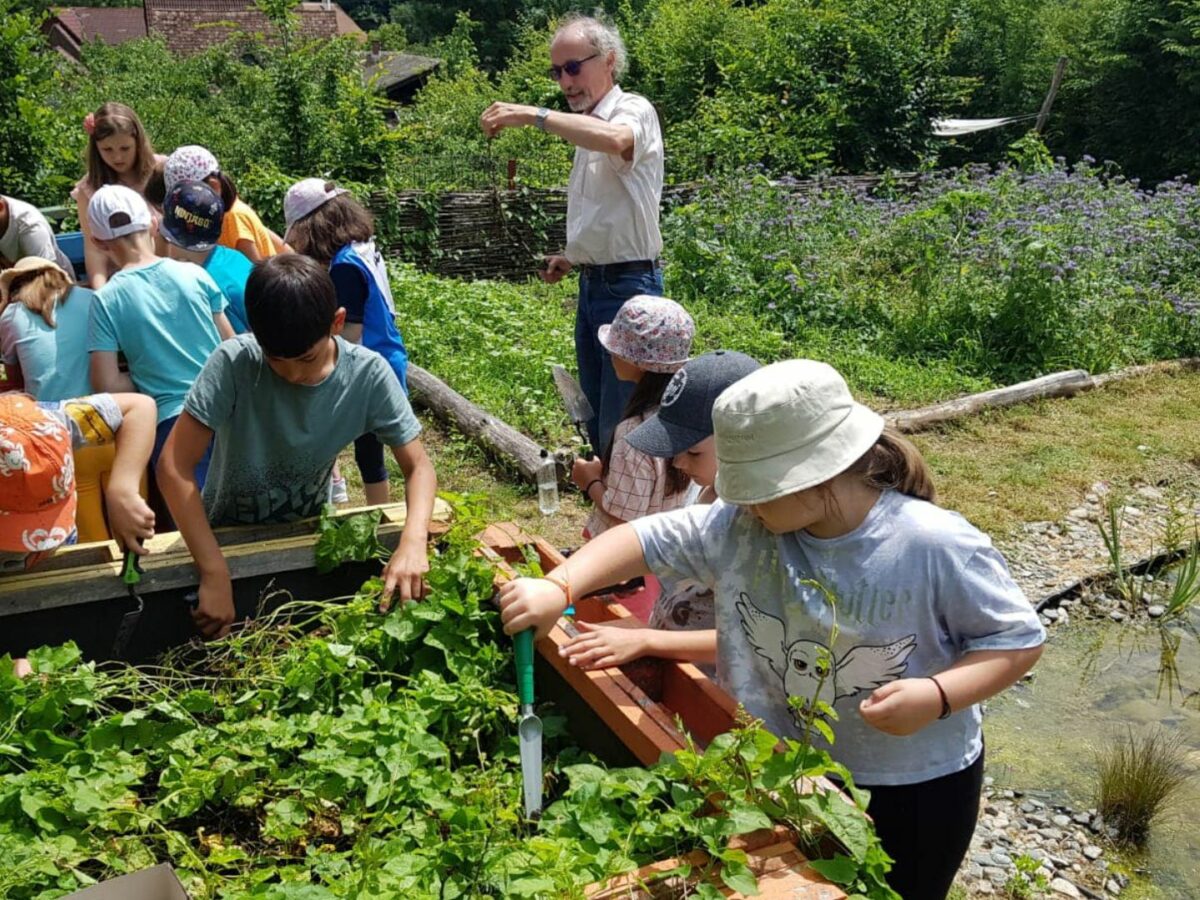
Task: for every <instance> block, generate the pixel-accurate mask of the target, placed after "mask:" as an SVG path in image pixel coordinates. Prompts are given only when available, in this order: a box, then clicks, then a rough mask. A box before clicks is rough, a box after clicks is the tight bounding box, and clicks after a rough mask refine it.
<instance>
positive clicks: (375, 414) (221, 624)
mask: <svg viewBox="0 0 1200 900" xmlns="http://www.w3.org/2000/svg"><path fill="white" fill-rule="evenodd" d="M246 314H247V317H248V319H249V323H250V329H251V331H252V332H253V334H252V335H242V336H240V337H238V338H236V339H234V340H232V341H227V342H225V343H223V344H222V345H221V346H220V347H219V348H217V351H216V352H215V353H213V355H212V357H211V358H210V359H209V361H208V363H207V364H206V365H205V366H204V371H203V372H201V373H200V377H199V378H197V379H196V383H195V385H194V386H193V387H192V390H191V391H190V392H189V393H188V396H187V401H186V403H185V404H184V408H183V412H182V413H181V414H180V416H179V421H178V422H176V424H175V428H174V430H173V431H172V433H171V436H170V438H169V439H168V440H167V445H166V447H165V449H164V450H163V454H162V460H161V461H160V463H159V471H158V478H159V483H160V484H161V486H162V491H163V494H164V496H165V497H166V500H167V503H168V504H169V505H170V508H171V513H172V515H173V516H174V517H175V520H176V522H177V523H178V524H179V530H180V532H182V534H183V538H184V540H185V541H186V542H187V545H188V549H189V550H191V552H192V556H193V558H194V559H195V561H196V568H197V569H198V570H199V571H200V599H199V606H198V607H197V609H196V611H195V612H194V613H193V617H194V618H195V620H196V623H197V624H198V625H199V627H200V629H201V631H203V632H204V634H206V635H208V636H210V637H211V636H214V635H219V634H222V633H224V632H225V631H227V630H228V626H229V623H231V622H232V621H233V619H234V615H235V611H234V607H233V591H232V585H231V582H230V576H229V567H228V565H227V564H226V562H225V558H224V556H222V554H221V548H220V546H219V545H218V544H217V541H216V538H215V537H214V536H213V532H212V525H232V524H250V523H261V522H288V521H293V520H295V519H300V518H306V517H310V516H315V515H317V514H318V513H320V511H321V507H322V505H323V504H324V502H325V498H326V495H327V494H326V492H327V490H328V487H329V477H330V473H331V472H332V470H333V464H334V461H335V460H336V459H337V455H338V453H339V451H341V449H342V448H343V447H345V446H346V445H347V444H349V443H351V442H352V441H353V440H354V439H355V438H356V437H358V436H359V435H360V434H374V435H376V436H377V437H378V438H379V439H380V440H381V441H382V442H383V443H384V444H386V445H388V446H389V447H391V448H392V453H393V455H394V456H395V457H396V461H397V462H398V463H399V465H400V470H401V471H402V472H403V474H404V484H405V493H406V498H405V499H406V501H407V504H408V518H407V522H406V523H405V526H404V533H403V535H402V536H401V538H400V543H399V545H398V546H397V547H396V552H395V553H393V554H392V557H391V559H390V560H389V561H388V563H387V566H386V567H385V568H384V571H383V579H384V602H385V604H386V603H387V602H390V598H391V595H392V594H393V593H394V592H395V593H398V594H399V595H400V598H401V599H402V600H408V599H412V598H417V597H420V596H421V593H422V581H421V576H422V575H423V573H425V572H426V571H428V569H429V563H428V559H427V552H428V551H427V547H426V541H427V540H428V533H429V520H430V516H431V515H432V513H433V499H434V494H435V492H436V490H437V476H436V475H435V473H434V471H433V465H432V463H430V461H429V457H428V456H426V454H425V448H424V447H423V446H422V444H421V441H420V439H419V437H418V436H419V434H420V431H421V426H420V424H419V423H418V422H417V419H416V416H415V415H414V414H413V411H412V407H411V406H410V405H409V402H408V398H407V397H406V396H405V394H404V391H403V389H402V388H401V387H400V382H399V381H398V380H397V379H396V376H395V375H394V374H393V372H392V370H391V367H390V366H388V364H387V362H386V361H385V360H384V359H383V357H381V356H380V355H379V354H378V353H375V352H373V351H371V350H367V349H366V348H364V347H360V346H357V345H354V344H350V343H348V342H346V341H344V340H343V339H342V338H341V337H340V336H339V335H340V333H341V331H342V327H343V326H344V324H345V315H346V311H345V310H344V309H340V308H339V307H338V305H337V295H336V293H335V291H334V287H333V281H332V280H331V279H330V277H329V272H328V271H327V270H326V269H325V267H324V266H322V265H320V264H319V263H317V262H315V261H313V260H312V259H309V258H308V257H304V256H299V255H297V254H285V255H280V256H274V257H271V258H270V259H267V260H264V261H263V262H261V263H258V264H257V265H256V266H255V267H254V271H253V272H252V273H251V274H250V280H249V281H248V282H247V283H246ZM214 436H215V437H216V448H215V450H214V452H213V457H212V464H211V466H210V468H209V472H208V480H207V482H206V483H205V485H204V487H203V493H201V491H200V490H199V489H198V485H197V484H196V481H195V479H194V477H193V475H192V474H191V473H193V472H194V469H195V466H196V464H197V462H199V460H200V459H201V458H202V456H203V454H204V451H205V448H206V447H207V446H208V445H209V443H210V441H212V439H213V437H214Z"/></svg>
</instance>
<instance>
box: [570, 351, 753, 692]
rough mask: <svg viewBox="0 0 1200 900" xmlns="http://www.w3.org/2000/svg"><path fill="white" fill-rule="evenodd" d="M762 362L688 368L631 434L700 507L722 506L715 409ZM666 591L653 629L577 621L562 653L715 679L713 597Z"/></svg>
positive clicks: (688, 588)
mask: <svg viewBox="0 0 1200 900" xmlns="http://www.w3.org/2000/svg"><path fill="white" fill-rule="evenodd" d="M757 368H759V363H758V361H757V360H755V359H753V358H752V357H749V356H747V355H746V354H744V353H736V352H733V351H727V350H717V351H714V352H712V353H705V354H704V355H703V356H698V357H696V358H695V359H693V360H689V361H688V362H686V363H684V365H683V368H681V369H680V370H679V371H677V372H676V373H675V374H674V376H673V377H672V378H671V380H670V381H669V382H668V383H667V387H666V389H665V390H664V391H663V395H662V402H661V404H660V405H659V407H658V410H657V412H655V413H654V415H652V416H650V417H649V418H647V419H646V421H644V422H643V423H642V424H641V425H639V426H638V427H637V428H635V429H634V430H633V431H631V432H630V433H629V434H628V435H626V437H625V440H626V441H627V442H628V443H629V445H630V446H631V447H633V448H634V449H635V450H639V451H641V452H642V453H645V454H646V455H647V456H650V457H654V458H657V459H667V460H671V461H672V464H673V465H674V467H675V468H676V469H678V470H679V471H681V472H683V473H684V474H685V475H687V476H688V477H689V478H691V479H692V482H693V483H694V484H696V485H698V486H699V487H700V492H699V494H698V495H697V496H696V497H695V500H694V502H695V503H703V504H708V503H712V502H713V501H714V500H716V499H717V495H716V491H714V490H713V482H714V481H715V480H716V477H717V454H716V451H715V450H714V448H713V424H712V409H713V404H714V403H715V402H716V400H717V397H718V396H720V394H721V392H722V391H723V390H725V388H727V387H729V386H730V385H731V384H734V383H735V382H737V381H740V380H741V379H742V378H744V377H745V376H747V375H749V374H750V373H751V372H753V371H754V370H755V369H757ZM661 581H662V591H661V593H660V594H659V595H658V598H657V599H656V600H655V601H654V607H653V608H652V609H651V611H650V621H649V625H648V627H627V626H626V627H622V626H619V625H593V624H590V623H587V622H576V623H575V624H576V627H577V628H578V629H579V632H580V633H579V635H578V636H577V637H575V638H573V639H572V640H571V641H570V642H568V643H567V644H566V645H565V646H564V647H563V648H562V650H560V651H559V652H560V653H562V655H563V656H565V657H566V658H567V661H568V662H569V663H571V665H573V666H579V667H580V668H583V669H603V668H606V667H608V666H619V665H623V664H624V663H627V662H630V661H632V660H635V659H639V658H641V657H643V656H657V657H660V658H662V659H684V660H687V661H688V662H694V663H696V664H697V665H699V666H700V668H701V669H703V670H704V671H705V673H706V674H708V675H709V676H710V677H711V676H713V675H714V674H715V669H714V668H713V665H712V663H713V660H714V659H715V658H716V652H717V632H716V630H715V629H716V624H715V621H714V616H713V592H712V590H711V589H710V588H708V587H706V586H704V585H702V584H699V583H698V582H695V581H675V580H672V579H669V578H667V579H661Z"/></svg>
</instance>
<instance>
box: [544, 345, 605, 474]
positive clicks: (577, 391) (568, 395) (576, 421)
mask: <svg viewBox="0 0 1200 900" xmlns="http://www.w3.org/2000/svg"><path fill="white" fill-rule="evenodd" d="M550 371H551V373H552V374H553V375H554V386H555V387H556V388H557V389H558V396H560V397H562V402H563V406H565V407H566V408H567V415H568V416H570V417H571V424H572V425H574V426H575V430H576V431H577V432H578V433H579V439H580V440H581V441H583V448H582V449H581V450H580V454H581V455H582V456H583V458H584V459H591V458H592V456H593V453H592V447H591V445H590V444H589V443H588V437H587V428H586V427H587V423H588V422H590V421H591V420H592V418H593V417H594V416H595V415H596V413H595V411H594V410H593V409H592V404H590V403H589V402H588V398H587V395H586V394H584V392H583V388H581V387H580V386H579V382H578V381H576V380H575V379H574V378H572V377H571V373H570V372H568V371H567V370H566V369H564V368H563V367H562V366H560V365H553V366H551V367H550Z"/></svg>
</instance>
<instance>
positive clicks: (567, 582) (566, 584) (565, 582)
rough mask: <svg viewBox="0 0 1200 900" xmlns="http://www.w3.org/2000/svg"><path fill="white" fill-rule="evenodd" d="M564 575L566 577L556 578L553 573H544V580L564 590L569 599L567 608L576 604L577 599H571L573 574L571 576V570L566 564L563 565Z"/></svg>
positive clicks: (565, 607)
mask: <svg viewBox="0 0 1200 900" xmlns="http://www.w3.org/2000/svg"><path fill="white" fill-rule="evenodd" d="M563 575H564V576H566V577H565V578H564V579H562V580H559V579H558V578H554V577H553V576H551V575H543V576H542V580H543V581H548V582H550V583H551V584H552V585H554V586H555V587H556V588H558V589H559V590H560V591H562V592H563V596H564V597H566V599H567V605H566V606H564V607H563V609H564V610H567V609H570V608H571V607H572V606H574V605H575V601H574V600H572V599H571V576H570V573H569V570H568V569H567V567H566V566H563Z"/></svg>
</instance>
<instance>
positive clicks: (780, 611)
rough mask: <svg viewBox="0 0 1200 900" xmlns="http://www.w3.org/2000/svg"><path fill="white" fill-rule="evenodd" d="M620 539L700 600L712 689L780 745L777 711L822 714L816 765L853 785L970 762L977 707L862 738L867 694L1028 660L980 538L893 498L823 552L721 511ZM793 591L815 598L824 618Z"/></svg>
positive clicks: (1020, 598)
mask: <svg viewBox="0 0 1200 900" xmlns="http://www.w3.org/2000/svg"><path fill="white" fill-rule="evenodd" d="M632 524H633V527H634V529H635V531H636V532H637V535H638V538H639V539H640V541H641V544H642V550H643V553H644V554H645V558H646V563H647V565H648V566H649V567H650V569H651V571H653V572H654V573H655V574H656V575H658V576H659V577H666V578H688V579H694V580H696V581H699V582H701V583H703V584H707V585H710V586H711V587H712V588H713V591H714V593H715V596H716V628H717V674H718V680H719V681H720V683H721V686H722V687H724V688H725V689H726V690H728V691H729V692H730V693H731V694H732V695H733V696H734V698H735V699H736V700H738V701H739V702H740V703H742V704H743V705H744V706H745V707H746V710H747V711H748V712H749V713H750V714H751V715H754V716H757V717H759V718H761V719H763V720H764V722H765V723H766V726H767V727H768V728H769V729H771V730H772V731H773V732H774V733H775V734H778V735H781V736H788V737H798V736H799V729H798V728H797V726H796V720H795V717H794V715H793V712H792V710H791V709H790V708H789V706H788V702H787V698H788V696H789V695H791V696H799V697H804V698H812V697H813V696H814V694H816V695H817V696H818V697H819V699H821V700H824V701H826V702H828V703H830V704H831V705H832V706H833V708H834V709H835V710H836V712H837V714H838V717H839V719H838V721H837V722H834V723H831V724H832V725H833V729H834V733H835V737H836V743H835V744H834V746H833V747H831V748H829V749H830V751H831V753H832V754H833V757H834V758H835V759H837V760H838V761H840V762H841V763H843V764H844V765H845V766H846V767H847V768H849V769H850V771H851V773H852V774H853V775H854V778H855V780H856V781H857V782H858V783H859V784H865V785H897V784H915V783H919V782H923V781H928V780H930V779H933V778H938V777H941V776H943V775H949V774H951V773H954V772H958V771H961V770H962V769H964V768H966V767H967V766H969V765H970V764H971V763H973V762H974V761H975V759H976V758H977V757H978V756H979V753H980V751H981V750H982V748H983V738H982V732H981V728H980V722H981V714H980V710H979V707H978V706H977V705H976V706H972V707H970V708H969V709H965V710H960V711H958V712H956V713H955V714H954V715H952V716H950V717H949V718H948V719H942V720H937V721H934V722H933V723H931V724H930V725H928V726H926V727H925V728H922V729H921V730H920V731H918V732H917V733H916V734H912V735H908V736H906V737H896V736H893V735H888V734H885V733H884V732H882V731H879V730H877V729H875V728H873V727H872V726H870V725H868V724H867V723H866V722H865V721H864V720H863V718H862V716H861V715H860V714H859V710H858V705H859V703H861V702H862V701H863V700H865V699H866V698H867V697H869V696H870V694H871V692H872V691H873V690H875V688H877V687H881V686H882V685H884V684H887V683H888V682H890V681H894V680H896V679H899V678H913V677H921V676H926V675H934V674H937V673H939V672H941V671H943V670H945V669H947V668H949V667H950V666H951V665H952V664H953V663H955V662H956V661H957V660H959V659H960V658H961V657H962V656H963V654H965V653H970V652H973V651H977V650H1018V649H1025V648H1029V647H1036V646H1038V645H1040V644H1041V643H1042V642H1043V641H1044V640H1045V637H1046V633H1045V629H1043V628H1042V626H1041V623H1040V622H1039V621H1038V618H1037V614H1036V613H1035V612H1034V609H1033V607H1032V605H1031V604H1030V603H1029V601H1028V600H1027V599H1026V597H1025V595H1024V594H1023V593H1022V592H1021V589H1020V588H1018V587H1017V585H1016V584H1015V583H1014V582H1013V580H1012V577H1011V575H1010V574H1009V572H1008V567H1007V565H1006V564H1005V562H1004V559H1003V557H1001V556H1000V554H999V553H998V552H997V551H996V549H995V548H994V547H993V546H992V542H991V540H990V539H989V538H988V537H987V536H986V535H984V534H983V533H982V532H980V531H979V530H978V529H976V528H974V527H973V526H972V525H971V524H970V523H968V522H967V520H966V519H964V518H963V517H962V516H960V515H959V514H958V513H955V512H951V511H949V510H945V509H942V508H941V507H938V506H936V505H934V504H932V503H927V502H925V501H922V500H916V499H913V498H912V497H908V496H906V495H904V494H900V493H897V492H895V491H885V492H884V493H883V494H882V495H881V496H880V497H879V499H878V500H877V501H876V503H875V505H874V506H873V507H872V509H871V511H870V512H869V513H868V514H867V517H866V519H864V520H863V522H862V523H861V524H860V525H859V527H858V528H856V529H854V530H853V531H852V532H850V533H848V534H845V535H842V536H840V537H836V538H831V539H819V538H815V537H813V536H811V535H809V534H808V533H807V532H804V531H796V532H790V533H787V534H781V535H774V534H772V533H771V532H769V531H768V530H767V529H766V528H764V527H763V526H762V525H761V524H760V523H759V522H758V520H757V519H755V518H754V516H752V515H751V514H750V513H749V512H748V511H747V510H745V509H742V508H740V507H737V506H733V505H729V504H726V503H723V502H721V501H717V502H716V503H714V504H713V505H712V506H691V507H687V508H685V509H679V510H674V511H671V512H666V513H660V514H658V515H655V516H649V517H647V518H644V519H639V520H637V521H635V522H633V523H632ZM806 582H818V583H819V584H821V585H823V586H824V587H826V588H827V589H829V590H830V591H831V592H832V593H833V595H834V596H835V597H836V598H837V601H836V610H835V608H833V607H831V606H830V604H829V603H828V602H827V600H826V599H825V595H824V593H823V592H822V591H821V590H820V589H818V588H817V587H816V586H814V585H813V584H810V583H806ZM835 621H836V624H837V630H838V634H837V638H836V640H835V641H834V643H833V646H832V648H830V646H829V641H830V635H831V632H832V629H833V626H834V623H835ZM830 663H832V671H826V670H827V668H828V667H829V664H830ZM818 691H819V693H818ZM817 743H818V744H819V745H821V746H825V745H824V742H823V741H822V740H821V739H820V738H819V737H818V739H817Z"/></svg>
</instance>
